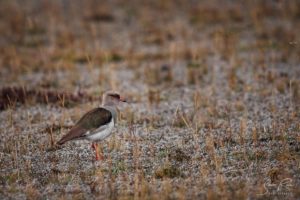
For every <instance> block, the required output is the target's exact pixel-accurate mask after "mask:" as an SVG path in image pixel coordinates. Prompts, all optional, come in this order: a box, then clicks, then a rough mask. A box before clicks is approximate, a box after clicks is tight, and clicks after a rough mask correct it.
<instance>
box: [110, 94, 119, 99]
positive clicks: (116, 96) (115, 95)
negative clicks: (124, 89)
mask: <svg viewBox="0 0 300 200" xmlns="http://www.w3.org/2000/svg"><path fill="white" fill-rule="evenodd" d="M110 96H111V97H113V98H117V99H120V95H119V94H111V95H110Z"/></svg>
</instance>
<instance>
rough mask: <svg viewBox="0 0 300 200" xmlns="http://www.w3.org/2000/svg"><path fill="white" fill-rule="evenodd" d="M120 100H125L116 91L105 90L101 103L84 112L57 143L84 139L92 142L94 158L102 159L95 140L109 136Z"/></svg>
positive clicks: (114, 122) (61, 143)
mask: <svg viewBox="0 0 300 200" xmlns="http://www.w3.org/2000/svg"><path fill="white" fill-rule="evenodd" d="M120 102H127V101H126V99H125V98H124V97H123V96H121V95H120V94H119V93H118V92H115V91H107V92H105V93H104V94H103V95H102V105H101V106H99V107H97V108H94V109H92V110H90V111H89V112H87V113H86V114H84V115H83V116H82V117H81V118H80V119H79V121H78V122H77V123H76V124H75V125H74V126H73V127H72V128H71V130H70V131H69V132H68V133H67V134H65V135H64V136H63V137H62V138H61V139H60V140H59V141H58V142H57V145H58V146H61V145H63V144H65V143H66V142H68V141H71V140H78V139H86V140H89V141H91V142H92V148H93V149H94V150H95V153H96V160H99V159H101V160H102V159H103V156H102V155H101V156H100V155H99V150H98V144H97V142H99V141H102V140H104V139H106V138H107V137H109V136H110V135H111V133H112V129H113V127H114V126H115V124H116V123H117V106H118V105H119V103H120Z"/></svg>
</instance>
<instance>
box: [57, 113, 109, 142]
mask: <svg viewBox="0 0 300 200" xmlns="http://www.w3.org/2000/svg"><path fill="white" fill-rule="evenodd" d="M111 119H112V114H111V112H110V111H108V110H106V109H105V108H102V107H99V108H95V109H93V110H91V111H89V112H87V113H86V114H85V115H83V117H81V119H80V120H79V121H78V122H77V123H76V124H75V126H74V127H73V128H72V129H71V130H70V131H69V132H68V133H67V134H66V135H65V136H63V137H62V138H61V139H60V140H59V141H58V142H57V144H58V145H62V144H64V143H65V142H67V141H70V140H74V139H79V138H82V137H84V136H85V135H86V133H87V132H90V133H92V132H93V131H95V130H96V129H98V128H99V127H101V126H103V125H106V124H107V123H109V122H110V121H111Z"/></svg>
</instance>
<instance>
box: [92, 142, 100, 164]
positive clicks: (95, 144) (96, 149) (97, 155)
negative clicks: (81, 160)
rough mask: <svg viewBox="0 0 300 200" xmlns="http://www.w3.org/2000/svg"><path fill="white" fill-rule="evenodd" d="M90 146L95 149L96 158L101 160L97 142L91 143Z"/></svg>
mask: <svg viewBox="0 0 300 200" xmlns="http://www.w3.org/2000/svg"><path fill="white" fill-rule="evenodd" d="M92 148H93V149H94V150H95V153H96V160H103V156H102V155H100V154H99V148H98V144H97V143H92Z"/></svg>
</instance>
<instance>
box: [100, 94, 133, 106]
mask: <svg viewBox="0 0 300 200" xmlns="http://www.w3.org/2000/svg"><path fill="white" fill-rule="evenodd" d="M120 102H127V101H126V99H125V98H124V97H123V96H121V95H120V94H119V93H118V92H115V91H108V92H105V93H104V94H103V99H102V104H103V105H118V104H119V103H120Z"/></svg>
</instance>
